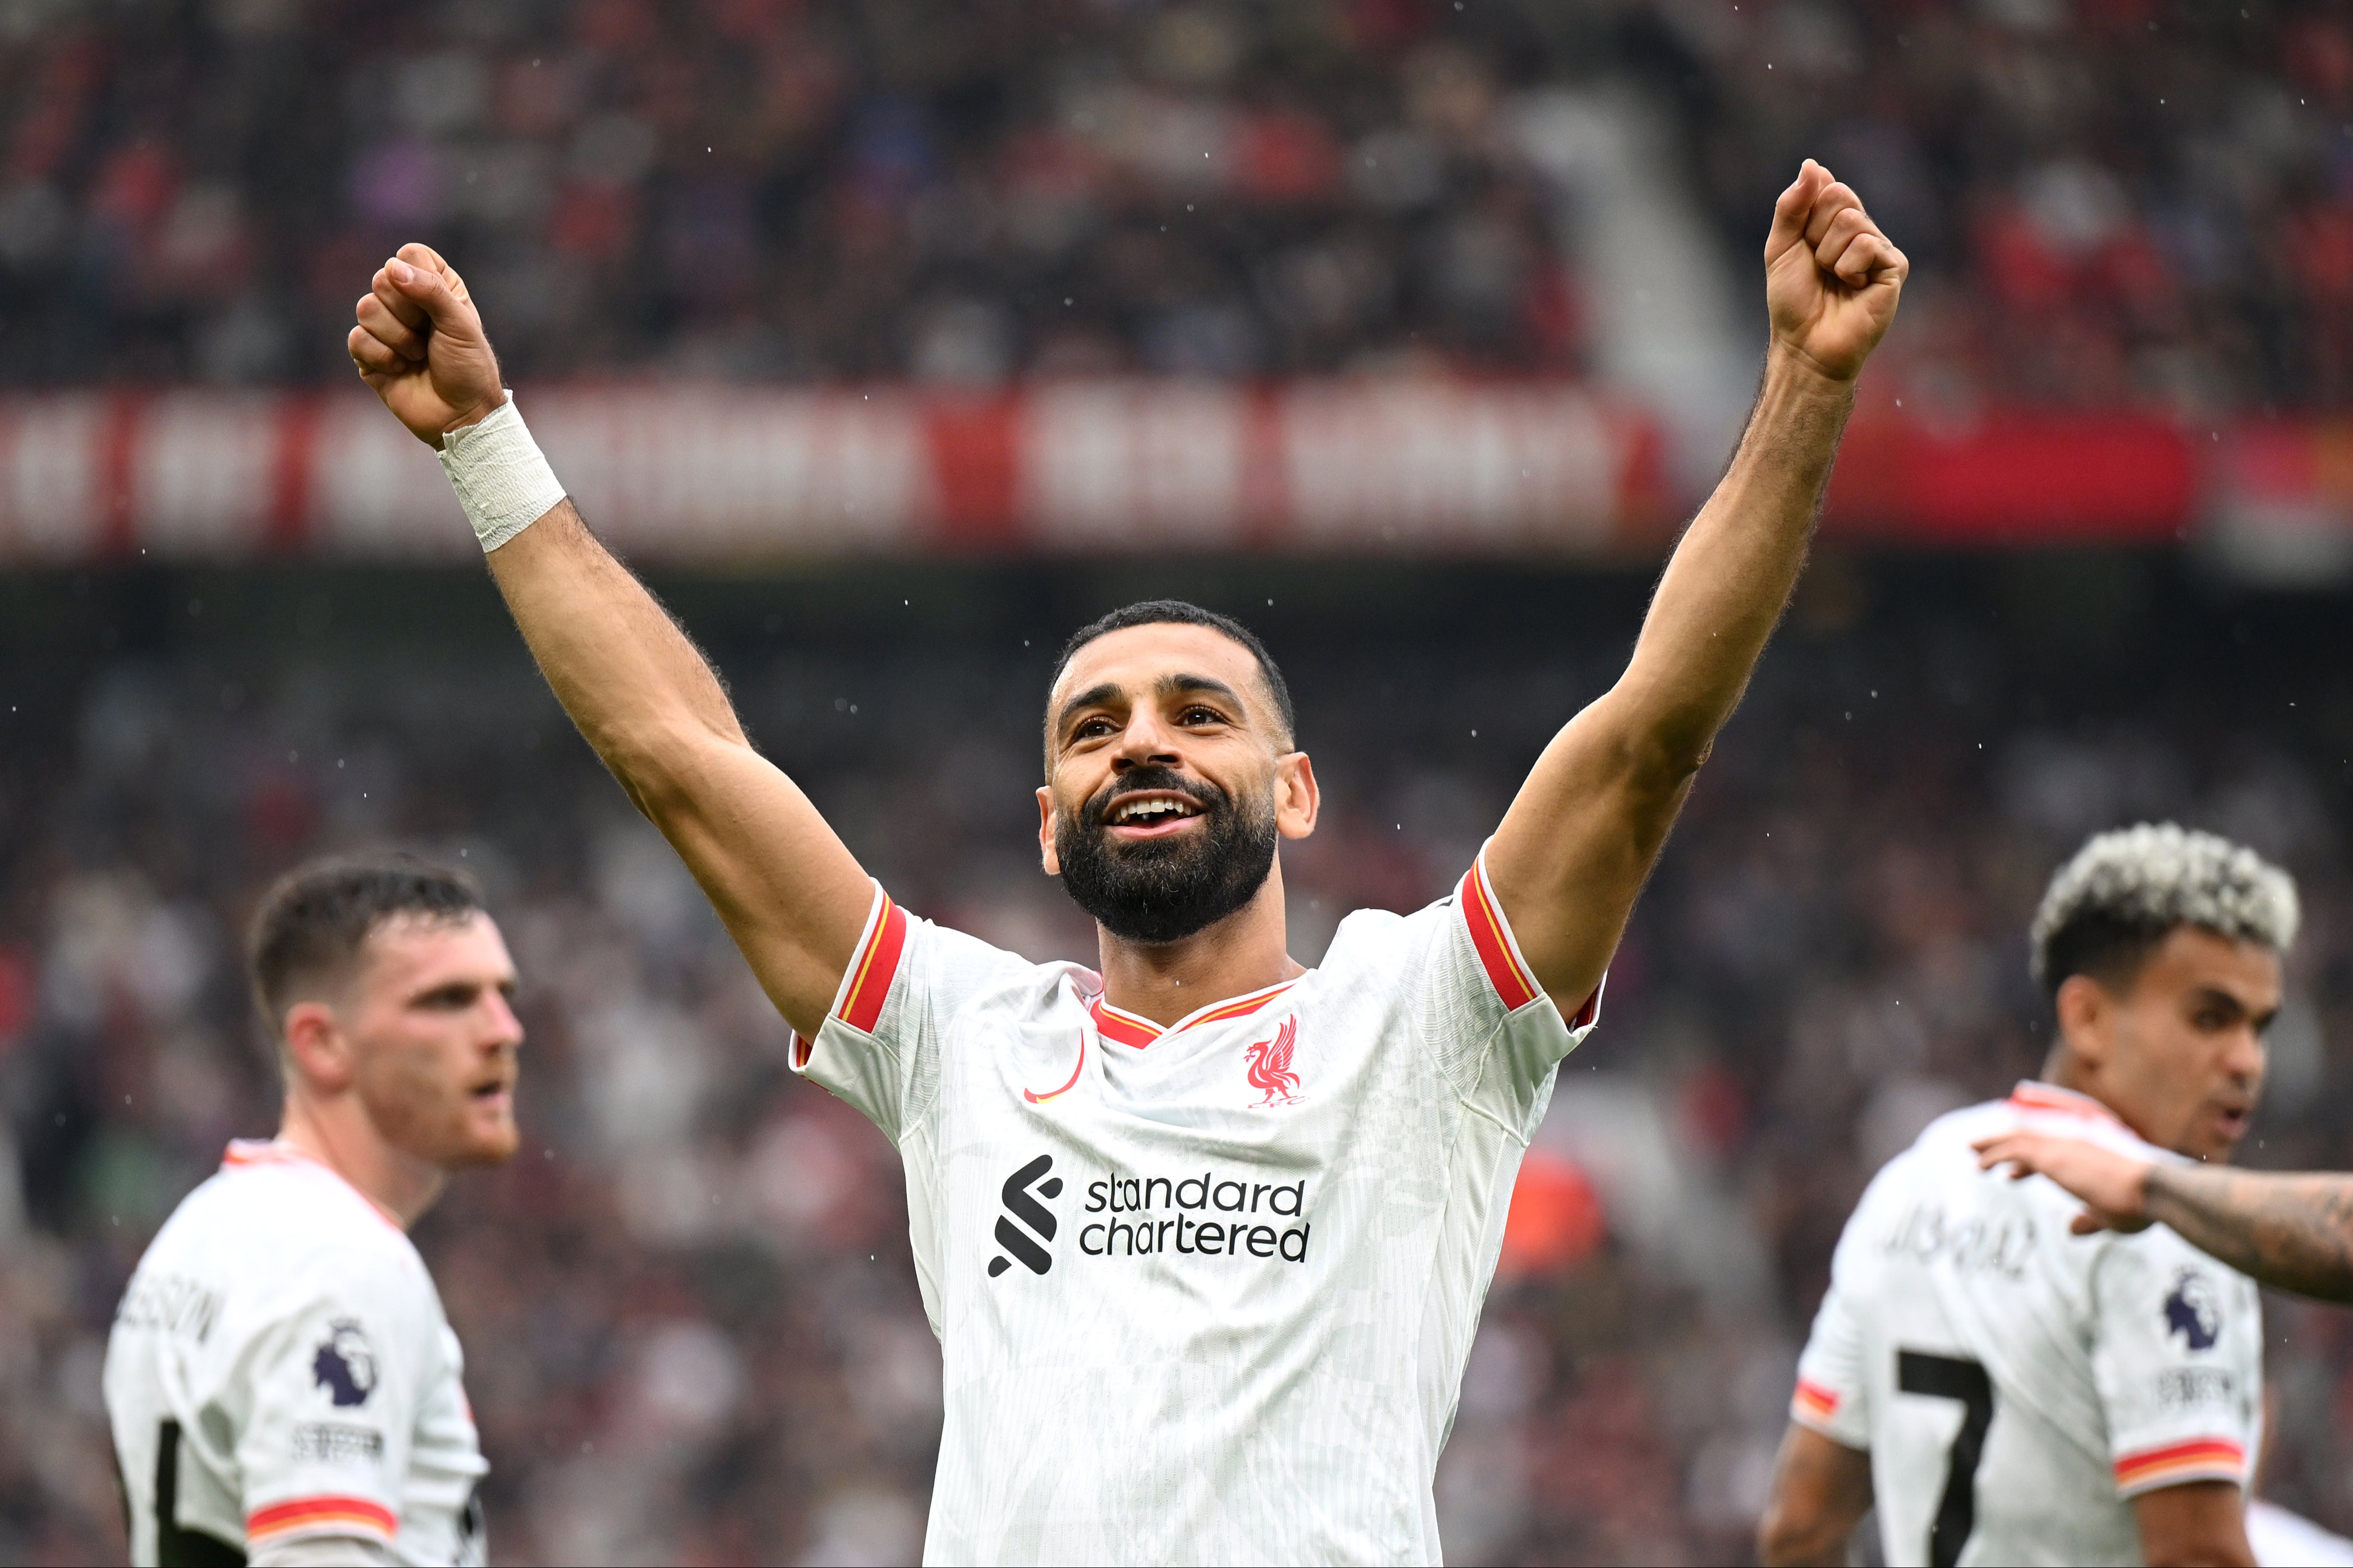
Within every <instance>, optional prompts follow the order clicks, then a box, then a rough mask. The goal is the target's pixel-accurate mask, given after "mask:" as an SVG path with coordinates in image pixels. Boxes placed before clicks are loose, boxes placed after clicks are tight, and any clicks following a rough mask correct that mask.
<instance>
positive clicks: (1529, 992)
mask: <svg viewBox="0 0 2353 1568" xmlns="http://www.w3.org/2000/svg"><path fill="white" fill-rule="evenodd" d="M1454 901H1455V902H1456V903H1457V904H1458V905H1460V906H1461V910H1462V921H1463V923H1464V924H1465V925H1467V926H1469V927H1470V928H1471V945H1472V946H1473V947H1475V948H1477V949H1478V950H1479V963H1480V964H1481V965H1482V967H1483V968H1484V969H1485V970H1486V971H1487V980H1488V983H1489V984H1492V985H1493V986H1494V988H1495V994H1496V995H1497V996H1498V997H1499V998H1501V999H1502V1001H1503V1004H1504V1011H1505V1012H1506V1013H1516V1012H1518V1011H1519V1010H1520V1009H1521V1008H1523V1007H1525V1006H1526V1005H1528V1004H1529V1003H1531V1002H1533V1001H1535V999H1536V998H1537V997H1538V996H1539V995H1541V994H1543V992H1542V991H1541V990H1540V988H1539V987H1538V986H1537V984H1536V982H1535V976H1534V975H1532V974H1530V973H1528V969H1527V965H1526V964H1525V963H1521V962H1520V955H1519V953H1518V952H1515V951H1514V949H1513V946H1512V928H1511V927H1510V926H1509V925H1507V924H1505V923H1504V907H1503V905H1501V904H1499V903H1497V902H1496V901H1495V890H1494V889H1493V888H1491V887H1489V886H1488V885H1487V865H1486V857H1485V855H1484V854H1483V853H1482V855H1481V857H1480V858H1478V859H1477V860H1474V861H1472V863H1471V869H1469V870H1468V871H1465V872H1464V873H1463V874H1462V882H1461V886H1460V887H1459V888H1457V889H1455V900H1454ZM1596 996H1597V999H1598V997H1599V993H1597V994H1596ZM1591 1006H1592V1004H1591V1003H1588V1004H1587V1007H1588V1008H1589V1007H1591ZM1580 1016H1581V1015H1580Z"/></svg>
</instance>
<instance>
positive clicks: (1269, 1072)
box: [1242, 1016, 1299, 1110]
mask: <svg viewBox="0 0 2353 1568" xmlns="http://www.w3.org/2000/svg"><path fill="white" fill-rule="evenodd" d="M1298 1040H1299V1019H1298V1018H1297V1016H1293V1017H1289V1018H1285V1019H1284V1020H1283V1021H1282V1029H1281V1030H1279V1031H1278V1032H1277V1033H1276V1035H1275V1037H1274V1038H1272V1039H1271V1040H1261V1041H1259V1042H1258V1043H1257V1044H1256V1045H1254V1046H1251V1047H1249V1048H1248V1049H1246V1050H1244V1051H1243V1052H1242V1054H1243V1055H1244V1056H1246V1057H1248V1058H1250V1087H1251V1088H1252V1089H1261V1090H1263V1091H1264V1093H1265V1098H1264V1099H1262V1100H1260V1101H1259V1102H1258V1104H1259V1105H1260V1106H1265V1105H1296V1104H1298V1103H1299V1075H1298V1074H1297V1073H1295V1072H1293V1071H1292V1070H1291V1053H1292V1050H1293V1047H1295V1046H1296V1045H1297V1044H1298ZM1251 1109H1252V1110H1256V1109H1258V1106H1252V1107H1251Z"/></svg>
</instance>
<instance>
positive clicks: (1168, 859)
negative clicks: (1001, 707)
mask: <svg viewBox="0 0 2353 1568" xmlns="http://www.w3.org/2000/svg"><path fill="white" fill-rule="evenodd" d="M1137 790H1166V791H1167V792H1168V793H1170V794H1172V795H1183V796H1184V797H1185V798H1186V799H1187V800H1189V801H1191V802H1192V803H1193V804H1194V805H1196V806H1198V808H1199V809H1200V813H1201V821H1202V825H1203V826H1202V831H1200V832H1199V833H1191V834H1172V835H1170V836H1169V837H1165V838H1142V839H1135V840H1133V841H1122V840H1120V839H1116V838H1113V837H1112V834H1111V825H1110V821H1109V816H1110V811H1111V802H1112V797H1113V795H1132V794H1134V792H1135V791H1137ZM1275 837H1276V835H1275V825H1274V803H1273V802H1272V801H1271V800H1269V801H1268V802H1266V803H1265V804H1264V805H1262V806H1261V807H1259V808H1257V809H1252V808H1251V807H1250V805H1243V804H1241V803H1240V802H1238V801H1236V800H1235V798H1234V797H1233V796H1232V795H1229V794H1228V793H1227V792H1226V791H1224V790H1223V789H1220V788H1219V787H1218V786H1217V785H1216V784H1210V783H1209V782H1208V781H1207V780H1206V779H1188V778H1185V777H1183V776H1181V775H1180V774H1178V773H1176V772H1175V771H1174V770H1172V769H1168V768H1157V767H1155V768H1137V769H1135V770H1134V771H1133V772H1131V773H1125V774H1124V775H1122V776H1121V777H1119V778H1116V779H1113V781H1112V782H1111V783H1109V784H1105V785H1104V786H1103V788H1102V790H1100V791H1099V792H1097V794H1096V795H1095V796H1094V798H1093V799H1092V800H1090V801H1088V802H1087V803H1086V804H1085V805H1082V806H1081V807H1080V808H1079V809H1078V811H1077V812H1076V813H1075V814H1072V813H1070V812H1064V811H1057V812H1056V813H1055V814H1054V854H1055V855H1056V857H1057V858H1060V861H1061V863H1062V886H1063V888H1064V889H1067V890H1068V891H1069V893H1070V895H1071V899H1072V900H1075V901H1076V902H1077V904H1078V906H1079V908H1081V909H1082V910H1086V911H1087V913H1088V914H1090V915H1092V916H1093V917H1094V918H1095V920H1096V921H1097V922H1098V923H1099V924H1101V925H1102V926H1103V929H1104V930H1105V931H1109V932H1111V933H1112V934H1113V936H1117V937H1124V938H1125V939H1126V940H1127V941H1129V942H1145V943H1149V944H1152V945H1155V946H1157V945H1160V944H1162V943H1166V942H1182V941H1183V940H1184V939H1185V938H1187V937H1188V936H1191V935H1192V934H1193V933H1194V932H1196V931H1203V930H1206V929H1208V927H1210V926H1213V925H1215V924H1217V922H1218V921H1221V920H1224V919H1225V918H1226V917H1227V916H1228V915H1229V914H1232V913H1233V912H1234V911H1235V910H1239V909H1240V908H1241V907H1242V906H1243V905H1244V904H1247V903H1249V902H1250V900H1252V899H1254V898H1256V897H1257V896H1258V890H1259V889H1261V888H1262V887H1264V886H1266V879H1267V878H1268V876H1269V875H1271V873H1272V872H1273V870H1274V846H1275Z"/></svg>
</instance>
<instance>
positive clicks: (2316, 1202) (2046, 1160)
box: [1977, 1132, 2353, 1303]
mask: <svg viewBox="0 0 2353 1568" xmlns="http://www.w3.org/2000/svg"><path fill="white" fill-rule="evenodd" d="M1977 1150H1978V1163H1979V1164H1980V1165H1983V1166H1984V1167H1985V1168H1986V1169H1988V1170H1991V1169H1992V1168H1993V1167H1995V1166H1996V1165H2009V1166H2010V1167H2011V1168H2012V1169H2011V1172H2010V1174H2011V1175H2012V1176H2013V1177H2014V1178H2016V1179H2018V1180H2021V1181H2023V1180H2024V1179H2025V1178H2026V1177H2028V1176H2048V1177H2050V1178H2051V1179H2052V1181H2054V1182H2056V1183H2058V1184H2060V1185H2061V1186H2063V1187H2064V1188H2066V1189H2067V1191H2069V1192H2070V1193H2073V1194H2074V1195H2075V1196H2077V1197H2079V1198H2081V1199H2083V1200H2084V1205H2086V1206H2085V1208H2084V1212H2083V1213H2082V1214H2081V1215H2077V1216H2076V1217H2075V1221H2074V1226H2073V1228H2074V1230H2075V1232H2076V1233H2077V1234H2078V1235H2085V1234H2088V1233H2090V1232H2092V1231H2095V1230H2126V1231H2132V1230H2140V1229H2143V1228H2145V1227H2146V1226H2151V1225H2163V1226H2171V1227H2172V1229H2173V1230H2174V1232H2175V1233H2176V1234H2177V1235H2179V1237H2181V1238H2182V1239H2183V1240H2184V1241H2187V1242H2188V1243H2189V1245H2190V1246H2192V1247H2197V1248H2199V1249H2200V1251H2202V1252H2209V1253H2211V1254H2212V1255H2213V1256H2214V1257H2216V1258H2221V1260H2222V1261H2223V1262H2225V1263H2227V1264H2229V1265H2230V1266H2231V1267H2232V1268H2235V1269H2237V1270H2238V1271H2239V1272H2240V1273H2242V1274H2244V1275H2246V1276H2248V1277H2249V1278H2250V1279H2259V1280H2261V1281H2262V1282H2263V1283H2264V1284H2266V1285H2270V1286H2273V1287H2274V1288H2276V1289H2282V1290H2293V1291H2295V1292H2296V1293H2297V1294H2298V1295H2303V1296H2315V1297H2318V1298H2319V1299H2320V1300H2324V1301H2342V1302H2348V1303H2353V1176H2348V1175H2337V1174H2332V1173H2271V1172H2261V1171H2233V1170H2231V1169H2229V1168H2228V1167H2225V1166H2215V1165H2177V1164H2173V1163H2170V1162H2158V1161H2154V1160H2139V1159H2135V1158H2134V1157H2133V1156H2131V1155H2129V1154H2126V1153H2121V1152H2117V1151H2116V1150H2114V1149H2108V1148H2105V1147H2103V1146H2101V1145H2100V1144H2097V1143H2092V1142H2085V1141H2084V1140H2083V1139H2080V1138H2061V1137H2054V1136H2052V1135H2051V1134H2049V1133H2042V1132H2012V1133H2008V1134H2005V1135H2004V1136H2002V1137H2000V1138H1989V1139H1987V1140H1985V1141H1984V1142H1981V1143H1979V1144H1978V1145H1977Z"/></svg>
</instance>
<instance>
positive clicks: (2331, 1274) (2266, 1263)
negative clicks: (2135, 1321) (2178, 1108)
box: [2147, 1165, 2353, 1301]
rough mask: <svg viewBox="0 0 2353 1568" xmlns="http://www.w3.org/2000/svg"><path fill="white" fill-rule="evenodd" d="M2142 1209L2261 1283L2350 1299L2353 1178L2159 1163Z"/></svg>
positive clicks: (2328, 1297)
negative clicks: (2145, 1204) (2145, 1206)
mask: <svg viewBox="0 0 2353 1568" xmlns="http://www.w3.org/2000/svg"><path fill="white" fill-rule="evenodd" d="M2147 1215H2148V1217H2149V1218H2150V1219H2153V1220H2155V1221H2157V1222H2158V1224H2160V1225H2167V1226H2172V1227H2173V1229H2174V1230H2175V1231H2176V1232H2177V1233H2179V1235H2180V1237H2181V1238H2182V1239H2183V1240H2185V1241H2187V1242H2189V1244H2190V1245H2191V1246H2193V1247H2198V1248H2199V1249H2200V1250H2201V1251H2204V1252H2210V1253H2211V1254H2213V1255H2214V1256H2215V1257H2216V1258H2220V1259H2221V1260H2222V1261H2223V1262H2224V1263H2227V1264H2229V1265H2230V1266H2231V1267H2232V1268H2236V1269H2238V1270H2239V1271H2240V1272H2241V1273H2242V1274H2245V1275H2248V1276H2250V1277H2251V1278H2253V1279H2259V1280H2261V1281H2263V1283H2264V1284H2266V1285H2271V1286H2275V1287H2277V1288H2278V1289H2282V1290H2293V1291H2295V1292H2296V1293H2297V1294H2299V1295H2304V1296H2316V1297H2318V1298H2320V1299H2321V1300H2328V1301H2353V1176H2343V1175H2330V1174H2318V1175H2273V1174H2268V1173H2262V1172H2254V1171H2232V1170H2222V1169H2216V1168H2213V1167H2211V1166H2182V1165H2158V1166H2157V1167H2155V1168H2154V1169H2152V1170H2151V1171H2150V1172H2149V1175H2148V1196H2147Z"/></svg>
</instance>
